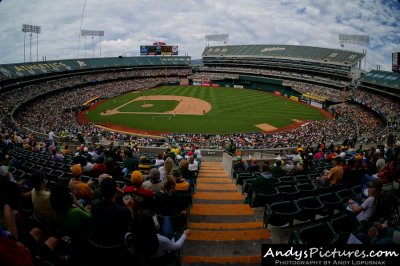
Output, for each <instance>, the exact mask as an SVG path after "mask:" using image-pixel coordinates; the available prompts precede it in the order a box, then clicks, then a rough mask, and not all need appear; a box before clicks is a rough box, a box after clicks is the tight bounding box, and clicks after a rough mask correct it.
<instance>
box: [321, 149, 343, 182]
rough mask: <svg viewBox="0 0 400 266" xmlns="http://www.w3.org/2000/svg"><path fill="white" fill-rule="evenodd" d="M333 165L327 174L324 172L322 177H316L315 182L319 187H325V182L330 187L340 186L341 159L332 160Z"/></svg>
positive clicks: (341, 176)
mask: <svg viewBox="0 0 400 266" xmlns="http://www.w3.org/2000/svg"><path fill="white" fill-rule="evenodd" d="M333 161H334V163H335V165H334V166H333V167H332V168H331V170H329V172H325V173H324V175H322V176H320V177H317V178H316V181H317V182H318V183H319V184H320V185H325V184H326V183H327V182H329V183H331V184H332V185H336V184H341V183H342V180H343V167H342V158H340V157H339V156H336V157H335V158H334V159H333Z"/></svg>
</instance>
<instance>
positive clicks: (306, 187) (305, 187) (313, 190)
mask: <svg viewBox="0 0 400 266" xmlns="http://www.w3.org/2000/svg"><path fill="white" fill-rule="evenodd" d="M296 187H297V189H298V190H299V191H300V197H308V196H314V195H316V194H317V187H316V185H315V184H314V183H303V184H298V185H296Z"/></svg>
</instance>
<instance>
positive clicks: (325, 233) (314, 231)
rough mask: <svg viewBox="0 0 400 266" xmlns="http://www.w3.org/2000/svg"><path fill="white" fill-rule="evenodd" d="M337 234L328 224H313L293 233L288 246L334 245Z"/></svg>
mask: <svg viewBox="0 0 400 266" xmlns="http://www.w3.org/2000/svg"><path fill="white" fill-rule="evenodd" d="M338 237H339V235H338V233H336V232H335V230H334V229H333V227H332V225H331V224H330V223H328V222H325V223H318V224H313V225H310V226H306V227H303V228H301V229H300V230H299V231H297V230H296V231H293V233H292V235H291V236H290V239H289V244H311V245H326V244H335V243H336V242H337V240H338Z"/></svg>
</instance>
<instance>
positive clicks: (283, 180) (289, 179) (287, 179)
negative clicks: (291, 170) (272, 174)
mask: <svg viewBox="0 0 400 266" xmlns="http://www.w3.org/2000/svg"><path fill="white" fill-rule="evenodd" d="M278 180H279V181H278V183H279V185H280V186H281V185H296V180H295V179H294V177H293V176H290V175H285V176H281V177H279V178H278Z"/></svg>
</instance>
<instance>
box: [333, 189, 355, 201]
mask: <svg viewBox="0 0 400 266" xmlns="http://www.w3.org/2000/svg"><path fill="white" fill-rule="evenodd" d="M336 193H337V194H338V195H339V196H340V197H341V198H342V199H343V202H347V201H348V200H349V199H352V198H354V197H355V196H356V193H354V191H353V190H351V189H348V188H345V189H342V190H339V191H337V192H336Z"/></svg>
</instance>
